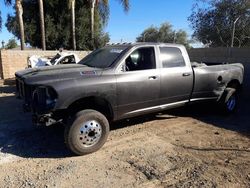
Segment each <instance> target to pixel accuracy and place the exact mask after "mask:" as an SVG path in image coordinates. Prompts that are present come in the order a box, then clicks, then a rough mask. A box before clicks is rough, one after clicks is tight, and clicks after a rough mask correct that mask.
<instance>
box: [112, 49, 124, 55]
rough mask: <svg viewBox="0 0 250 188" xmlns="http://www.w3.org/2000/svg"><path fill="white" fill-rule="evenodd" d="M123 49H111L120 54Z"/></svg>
mask: <svg viewBox="0 0 250 188" xmlns="http://www.w3.org/2000/svg"><path fill="white" fill-rule="evenodd" d="M122 51H123V50H120V49H111V50H110V53H117V54H120V53H121V52H122Z"/></svg>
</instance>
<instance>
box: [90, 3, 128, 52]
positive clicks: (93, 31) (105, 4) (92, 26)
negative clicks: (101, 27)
mask: <svg viewBox="0 0 250 188" xmlns="http://www.w3.org/2000/svg"><path fill="white" fill-rule="evenodd" d="M118 1H119V2H120V3H121V4H122V6H123V9H124V11H125V12H128V11H129V0H118ZM100 3H102V4H103V5H104V6H106V7H108V6H109V0H90V4H91V40H92V44H93V47H94V37H95V35H94V33H95V28H94V23H95V20H94V19H95V7H96V6H97V5H99V4H100Z"/></svg>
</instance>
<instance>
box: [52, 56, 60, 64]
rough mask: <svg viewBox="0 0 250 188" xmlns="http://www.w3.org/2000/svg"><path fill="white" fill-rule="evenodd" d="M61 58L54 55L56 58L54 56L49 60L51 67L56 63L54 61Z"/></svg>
mask: <svg viewBox="0 0 250 188" xmlns="http://www.w3.org/2000/svg"><path fill="white" fill-rule="evenodd" d="M60 57H61V55H60V54H56V56H54V57H53V58H52V59H51V60H50V63H51V65H54V64H55V63H56V61H57V60H58V59H59V58H60Z"/></svg>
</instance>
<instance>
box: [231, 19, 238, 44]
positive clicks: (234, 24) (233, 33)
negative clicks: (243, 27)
mask: <svg viewBox="0 0 250 188" xmlns="http://www.w3.org/2000/svg"><path fill="white" fill-rule="evenodd" d="M239 19H240V16H239V17H238V18H236V20H235V21H234V23H233V32H232V41H231V47H234V35H235V27H236V23H237V22H238V21H239Z"/></svg>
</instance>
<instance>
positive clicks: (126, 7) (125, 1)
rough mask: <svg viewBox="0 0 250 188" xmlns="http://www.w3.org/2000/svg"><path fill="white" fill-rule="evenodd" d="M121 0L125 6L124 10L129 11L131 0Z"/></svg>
mask: <svg viewBox="0 0 250 188" xmlns="http://www.w3.org/2000/svg"><path fill="white" fill-rule="evenodd" d="M119 1H120V3H121V4H122V6H123V9H124V11H125V12H128V11H129V8H130V4H129V0H119Z"/></svg>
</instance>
